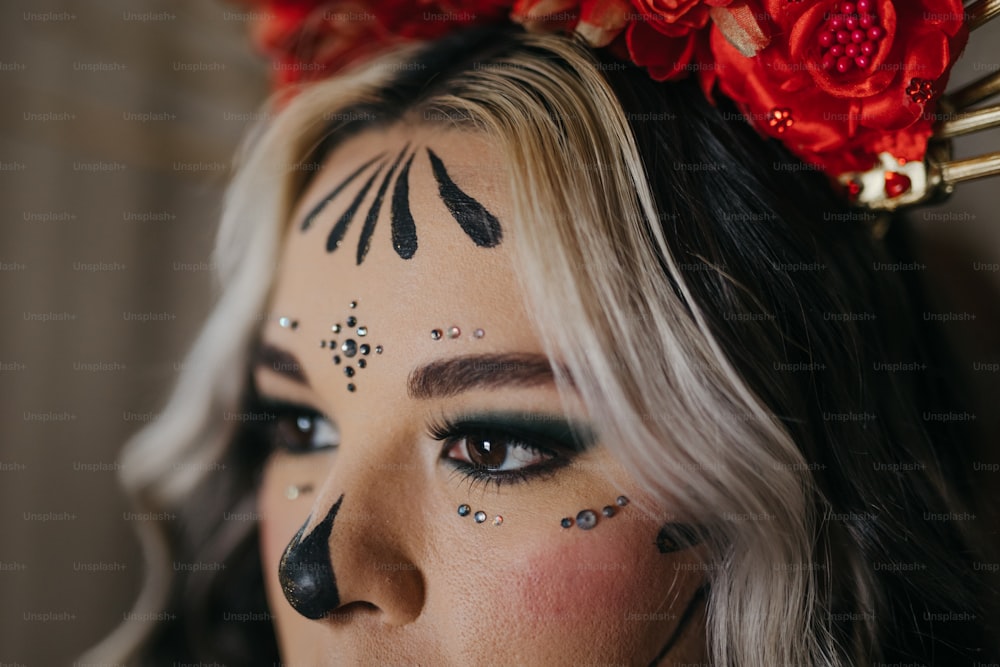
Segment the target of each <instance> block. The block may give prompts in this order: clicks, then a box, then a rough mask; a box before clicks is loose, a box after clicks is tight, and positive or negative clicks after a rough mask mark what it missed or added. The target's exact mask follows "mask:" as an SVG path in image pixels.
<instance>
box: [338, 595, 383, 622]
mask: <svg viewBox="0 0 1000 667" xmlns="http://www.w3.org/2000/svg"><path fill="white" fill-rule="evenodd" d="M381 611H382V610H381V609H379V608H378V606H377V605H374V604H372V603H371V602H364V601H362V600H359V601H357V602H348V603H347V604H345V605H344V606H342V607H339V608H337V609H335V610H334V611H331V612H330V613H328V614H327V615H326V616H325V617H324V619H325V620H328V621H333V622H335V623H349V622H351V621H356V620H359V619H360V618H362V617H366V616H372V615H374V614H379V613H381Z"/></svg>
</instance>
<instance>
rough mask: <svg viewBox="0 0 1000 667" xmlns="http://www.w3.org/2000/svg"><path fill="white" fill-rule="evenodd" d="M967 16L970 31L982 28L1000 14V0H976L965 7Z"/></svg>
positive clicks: (966, 20)
mask: <svg viewBox="0 0 1000 667" xmlns="http://www.w3.org/2000/svg"><path fill="white" fill-rule="evenodd" d="M965 16H966V19H965V22H966V25H968V26H969V31H970V32H971V31H973V30H975V29H976V28H981V27H983V26H984V25H985V24H986V23H987V22H988V21H990V20H991V19H995V18H996V17H997V16H1000V0H976V2H973V3H972V4H971V5H969V6H968V7H966V8H965Z"/></svg>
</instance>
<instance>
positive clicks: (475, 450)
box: [465, 437, 507, 468]
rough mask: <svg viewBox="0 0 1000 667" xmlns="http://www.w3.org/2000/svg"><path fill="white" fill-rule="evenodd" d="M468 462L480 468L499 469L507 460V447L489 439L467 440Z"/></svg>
mask: <svg viewBox="0 0 1000 667" xmlns="http://www.w3.org/2000/svg"><path fill="white" fill-rule="evenodd" d="M465 450H466V452H468V454H469V460H470V461H472V463H473V464H475V465H476V466H478V467H480V468H499V467H500V466H502V465H503V462H504V461H505V460H506V459H507V445H505V444H501V443H500V442H498V441H497V440H494V439H493V438H490V437H485V438H484V437H478V438H471V437H470V438H467V439H466V444H465Z"/></svg>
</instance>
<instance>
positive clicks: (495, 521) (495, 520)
mask: <svg viewBox="0 0 1000 667" xmlns="http://www.w3.org/2000/svg"><path fill="white" fill-rule="evenodd" d="M502 523H503V517H502V516H500V515H499V514H497V515H496V516H495V517H493V525H494V526H499V525H500V524H502Z"/></svg>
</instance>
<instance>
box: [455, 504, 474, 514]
mask: <svg viewBox="0 0 1000 667" xmlns="http://www.w3.org/2000/svg"><path fill="white" fill-rule="evenodd" d="M471 511H472V508H471V507H469V506H468V505H459V506H458V516H469V512H471Z"/></svg>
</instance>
